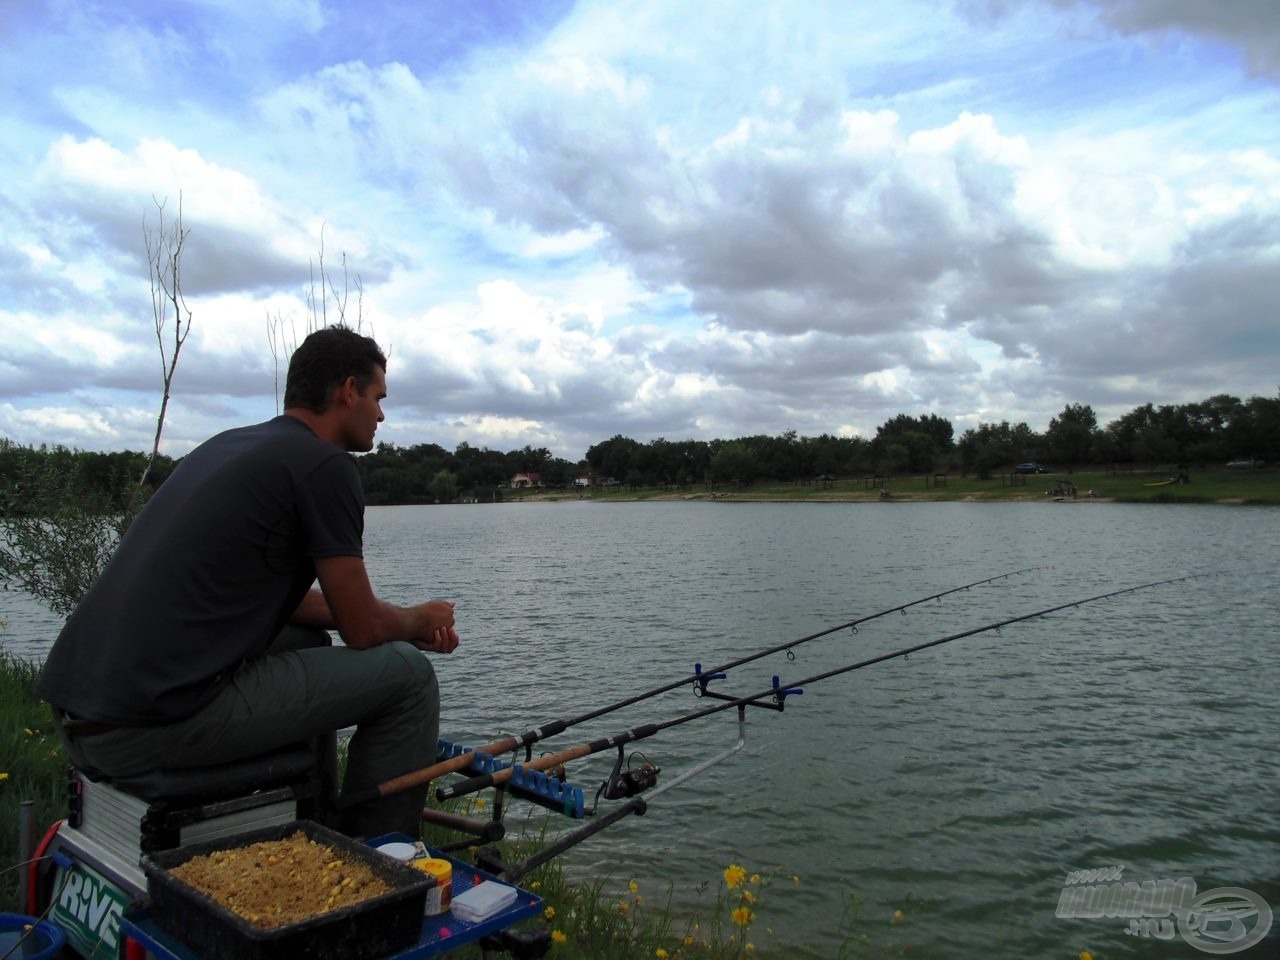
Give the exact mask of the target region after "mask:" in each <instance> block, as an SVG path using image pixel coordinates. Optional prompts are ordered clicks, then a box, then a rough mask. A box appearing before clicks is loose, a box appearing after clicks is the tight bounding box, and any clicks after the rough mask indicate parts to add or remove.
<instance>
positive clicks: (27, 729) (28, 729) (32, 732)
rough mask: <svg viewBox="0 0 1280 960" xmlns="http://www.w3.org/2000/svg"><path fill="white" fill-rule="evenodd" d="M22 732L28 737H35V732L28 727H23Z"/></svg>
mask: <svg viewBox="0 0 1280 960" xmlns="http://www.w3.org/2000/svg"><path fill="white" fill-rule="evenodd" d="M22 732H23V733H25V734H26V735H27V736H28V737H34V736H35V735H36V732H35V731H34V730H32V729H31V728H30V727H23V728H22Z"/></svg>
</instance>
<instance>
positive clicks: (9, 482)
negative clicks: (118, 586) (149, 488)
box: [0, 440, 171, 615]
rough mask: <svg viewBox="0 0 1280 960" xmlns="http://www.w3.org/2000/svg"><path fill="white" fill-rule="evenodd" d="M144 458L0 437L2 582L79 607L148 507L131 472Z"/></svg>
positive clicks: (57, 607)
mask: <svg viewBox="0 0 1280 960" xmlns="http://www.w3.org/2000/svg"><path fill="white" fill-rule="evenodd" d="M145 459H146V458H144V457H142V456H141V455H140V454H124V455H114V456H113V455H107V454H83V453H78V452H73V451H70V450H67V449H65V448H63V447H55V448H54V449H52V450H49V449H46V448H40V449H38V450H37V449H34V448H31V447H21V446H18V445H16V444H13V443H10V442H9V441H7V440H4V441H0V535H2V536H0V583H3V584H4V585H5V587H6V588H9V589H18V590H22V591H24V592H26V593H28V594H30V595H31V596H32V597H34V598H35V599H37V600H39V601H40V602H41V603H44V604H45V605H46V606H48V607H49V609H51V610H53V611H54V612H55V613H59V614H63V615H65V614H69V613H70V612H71V611H72V610H73V609H75V606H76V604H77V603H79V602H80V598H81V597H83V596H84V594H85V591H87V590H88V589H89V587H90V585H91V584H92V583H93V581H94V580H96V579H97V577H98V574H99V573H101V571H102V568H103V567H104V566H106V563H107V561H108V560H109V559H110V557H111V554H112V553H113V552H114V551H115V547H116V544H117V543H118V542H119V539H120V537H121V536H122V535H123V533H124V531H125V530H126V529H127V528H128V526H129V524H130V523H131V522H132V520H133V517H134V516H136V515H137V512H138V510H139V509H140V508H141V506H142V502H143V496H144V490H143V489H141V488H139V486H138V484H137V481H136V479H134V478H135V477H136V476H137V474H136V473H135V474H132V475H128V474H126V472H125V471H126V470H128V469H130V468H133V467H136V468H137V469H138V470H139V472H141V470H142V465H141V464H142V463H145ZM170 469H171V468H170V467H169V466H168V465H167V464H162V465H161V468H160V469H159V470H158V471H156V473H155V474H154V479H155V480H156V482H159V479H160V478H161V477H163V476H166V475H167V474H168V472H169V471H170Z"/></svg>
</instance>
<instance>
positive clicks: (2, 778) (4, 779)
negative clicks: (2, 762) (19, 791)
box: [0, 773, 9, 783]
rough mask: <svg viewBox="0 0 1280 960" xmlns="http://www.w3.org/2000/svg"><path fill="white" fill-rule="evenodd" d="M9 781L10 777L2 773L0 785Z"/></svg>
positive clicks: (0, 774)
mask: <svg viewBox="0 0 1280 960" xmlns="http://www.w3.org/2000/svg"><path fill="white" fill-rule="evenodd" d="M8 779H9V775H8V774H7V773H0V783H4V782H5V781H6V780H8Z"/></svg>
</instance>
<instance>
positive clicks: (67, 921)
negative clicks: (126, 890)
mask: <svg viewBox="0 0 1280 960" xmlns="http://www.w3.org/2000/svg"><path fill="white" fill-rule="evenodd" d="M124 907H125V897H124V894H123V893H122V892H121V891H120V890H119V889H118V888H117V887H115V886H114V885H113V884H111V883H109V882H108V881H106V880H104V879H103V878H102V877H100V876H98V875H97V874H96V873H94V872H93V871H92V870H89V869H88V868H86V867H84V866H83V865H77V867H76V868H75V869H73V870H70V871H68V872H67V873H66V874H64V881H63V884H62V892H61V893H59V894H58V900H57V904H56V906H55V908H54V916H55V918H56V920H57V921H58V925H59V926H61V927H62V929H63V930H64V931H65V932H66V934H67V939H68V940H71V941H72V942H73V943H74V944H75V945H76V946H77V947H78V948H79V949H80V950H81V951H85V950H88V951H92V950H94V949H95V948H97V946H98V945H99V944H101V945H102V946H104V947H106V948H107V949H108V950H109V951H110V955H111V956H114V955H115V951H116V949H117V944H118V941H119V939H120V915H121V914H122V913H124Z"/></svg>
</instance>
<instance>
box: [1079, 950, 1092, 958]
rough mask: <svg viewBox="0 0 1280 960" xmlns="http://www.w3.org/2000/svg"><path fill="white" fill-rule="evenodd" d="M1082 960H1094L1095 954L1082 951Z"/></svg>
mask: <svg viewBox="0 0 1280 960" xmlns="http://www.w3.org/2000/svg"><path fill="white" fill-rule="evenodd" d="M1080 960H1093V954H1092V953H1090V952H1089V951H1088V950H1081V951H1080Z"/></svg>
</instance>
